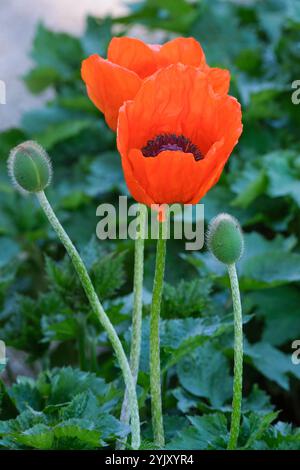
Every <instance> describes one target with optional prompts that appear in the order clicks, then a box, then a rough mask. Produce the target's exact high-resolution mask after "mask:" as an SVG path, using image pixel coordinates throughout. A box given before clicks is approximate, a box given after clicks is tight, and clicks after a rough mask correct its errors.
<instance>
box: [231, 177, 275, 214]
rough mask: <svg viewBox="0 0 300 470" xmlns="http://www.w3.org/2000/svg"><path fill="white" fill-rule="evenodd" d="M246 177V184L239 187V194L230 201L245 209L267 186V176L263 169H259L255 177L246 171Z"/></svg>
mask: <svg viewBox="0 0 300 470" xmlns="http://www.w3.org/2000/svg"><path fill="white" fill-rule="evenodd" d="M246 178H247V179H248V178H249V179H248V181H249V182H248V184H245V187H244V188H243V189H242V190H241V189H239V195H238V196H237V197H236V198H235V199H234V200H233V201H232V205H233V206H236V207H240V208H241V209H246V208H247V207H248V206H249V205H250V204H251V203H252V202H253V201H254V200H255V199H256V198H257V197H258V196H260V195H261V194H264V192H265V190H266V188H267V181H268V180H267V177H266V175H265V172H264V171H260V172H259V173H258V174H257V175H256V176H255V178H253V174H251V173H250V174H249V172H247V176H246Z"/></svg>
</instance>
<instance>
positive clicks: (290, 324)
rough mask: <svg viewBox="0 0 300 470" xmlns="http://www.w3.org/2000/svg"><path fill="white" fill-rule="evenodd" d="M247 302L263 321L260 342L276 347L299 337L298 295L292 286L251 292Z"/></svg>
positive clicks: (299, 298)
mask: <svg viewBox="0 0 300 470" xmlns="http://www.w3.org/2000/svg"><path fill="white" fill-rule="evenodd" d="M247 302H249V304H250V305H251V306H254V307H255V314H256V315H260V316H261V317H262V318H263V319H264V330H263V335H262V341H264V342H266V343H269V344H271V345H273V346H278V345H281V344H284V343H286V342H287V341H292V340H294V339H295V338H298V337H299V335H300V317H299V305H300V293H299V289H298V288H297V287H294V286H289V285H288V286H282V287H276V288H274V289H271V290H269V289H268V290H261V291H258V292H251V293H249V294H248V296H247Z"/></svg>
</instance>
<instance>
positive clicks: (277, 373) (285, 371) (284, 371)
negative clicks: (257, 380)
mask: <svg viewBox="0 0 300 470" xmlns="http://www.w3.org/2000/svg"><path fill="white" fill-rule="evenodd" d="M245 355H246V357H248V358H249V359H250V361H251V364H252V365H253V366H254V367H255V368H256V369H257V370H258V371H259V372H260V373H261V374H263V375H264V376H265V377H267V378H268V379H269V380H271V381H274V382H276V383H277V384H278V385H279V386H280V387H282V388H283V389H285V390H289V376H294V377H296V378H297V379H300V369H299V367H297V366H296V365H295V364H293V362H292V360H291V355H289V354H284V353H283V352H281V351H280V350H279V349H276V348H274V347H273V346H271V345H270V344H268V343H264V342H259V343H255V344H248V343H246V344H245Z"/></svg>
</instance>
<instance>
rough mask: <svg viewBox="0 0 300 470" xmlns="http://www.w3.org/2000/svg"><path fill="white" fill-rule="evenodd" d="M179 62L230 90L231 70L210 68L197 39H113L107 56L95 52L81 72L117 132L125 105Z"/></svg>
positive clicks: (217, 87) (221, 90)
mask: <svg viewBox="0 0 300 470" xmlns="http://www.w3.org/2000/svg"><path fill="white" fill-rule="evenodd" d="M177 63H182V64H185V65H191V66H194V67H197V68H199V70H201V71H202V72H204V73H206V74H207V76H208V77H209V80H210V82H211V85H212V87H213V89H214V90H215V91H216V92H217V93H220V94H226V93H228V90H229V82H230V74H229V72H228V70H223V69H219V68H212V67H209V66H208V65H207V63H206V60H205V55H204V52H203V50H202V48H201V46H200V44H199V43H198V42H197V41H196V40H195V39H193V38H176V39H173V40H171V41H169V42H166V43H165V44H163V45H158V44H154V45H153V44H146V43H144V42H143V41H141V40H139V39H134V38H128V37H123V38H113V39H112V40H111V42H110V44H109V47H108V54H107V59H103V58H102V57H100V56H99V55H97V54H93V55H91V56H90V57H89V58H87V59H86V60H84V61H83V63H82V70H81V73H82V78H83V80H84V82H85V83H86V86H87V92H88V95H89V97H90V99H91V101H93V103H94V104H95V106H96V107H97V108H99V109H100V111H102V112H103V113H104V115H105V119H106V122H107V124H108V125H109V127H110V128H111V129H113V130H114V131H115V130H116V128H117V121H118V113H119V109H120V107H121V106H122V104H123V103H124V102H125V101H127V100H132V99H133V98H134V97H135V95H136V93H137V92H138V90H139V89H140V87H141V86H142V83H143V81H144V80H145V79H146V78H148V77H149V76H151V75H152V74H154V73H155V72H157V71H158V70H159V69H161V68H165V67H168V66H169V65H172V64H177Z"/></svg>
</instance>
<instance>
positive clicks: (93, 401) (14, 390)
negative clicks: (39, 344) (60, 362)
mask: <svg viewBox="0 0 300 470" xmlns="http://www.w3.org/2000/svg"><path fill="white" fill-rule="evenodd" d="M8 393H9V396H10V398H11V400H12V402H13V403H14V405H15V406H16V408H17V410H18V411H19V413H20V414H19V415H18V416H17V418H15V419H11V420H8V421H0V446H2V447H4V448H34V449H94V448H101V447H103V446H105V445H107V443H109V442H110V441H111V440H115V439H121V438H123V437H125V436H126V435H127V433H128V432H129V427H128V426H125V425H123V424H121V423H120V422H119V421H118V420H117V419H116V418H114V417H113V416H112V415H110V414H109V413H108V411H109V410H111V408H112V406H111V403H109V402H111V399H112V395H111V393H110V391H109V388H108V385H107V384H105V382H104V380H103V379H100V378H98V377H96V375H95V374H92V373H87V372H82V371H80V370H78V369H72V368H71V367H67V368H62V369H54V370H52V371H49V372H43V373H41V374H40V375H39V377H38V378H37V380H36V381H34V380H33V379H27V378H19V379H18V381H17V383H16V384H15V385H13V386H12V387H11V388H10V389H9V390H8Z"/></svg>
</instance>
